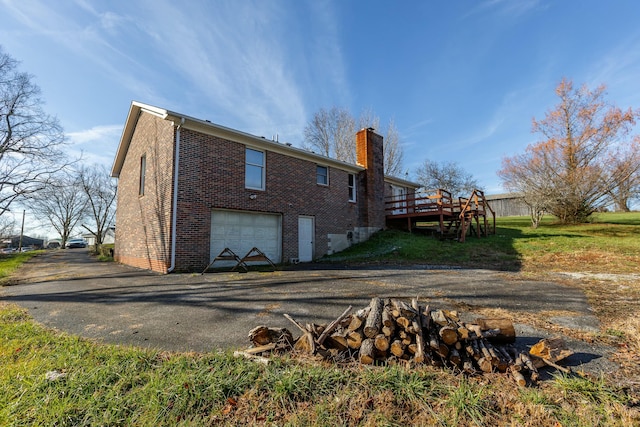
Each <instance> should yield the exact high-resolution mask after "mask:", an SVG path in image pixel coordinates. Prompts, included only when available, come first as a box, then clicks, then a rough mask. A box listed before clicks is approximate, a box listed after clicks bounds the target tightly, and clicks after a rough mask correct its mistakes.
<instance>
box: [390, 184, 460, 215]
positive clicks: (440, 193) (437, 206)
mask: <svg viewBox="0 0 640 427" xmlns="http://www.w3.org/2000/svg"><path fill="white" fill-rule="evenodd" d="M440 213H442V214H446V215H453V214H454V204H453V198H452V197H451V193H450V192H448V191H447V190H443V189H438V190H434V192H433V193H417V194H413V195H408V196H407V195H400V196H389V197H387V198H385V214H386V215H387V216H398V215H416V214H425V215H428V214H440Z"/></svg>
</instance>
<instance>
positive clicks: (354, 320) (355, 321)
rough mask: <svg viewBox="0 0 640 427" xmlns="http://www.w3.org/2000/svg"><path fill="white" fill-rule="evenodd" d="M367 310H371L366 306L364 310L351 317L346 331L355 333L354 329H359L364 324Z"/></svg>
mask: <svg viewBox="0 0 640 427" xmlns="http://www.w3.org/2000/svg"><path fill="white" fill-rule="evenodd" d="M369 310H371V308H370V307H368V306H367V307H365V308H361V309H360V310H358V311H356V312H355V313H354V314H353V315H351V322H350V323H349V326H348V327H347V329H348V330H350V331H355V330H356V329H360V327H361V326H362V325H363V324H364V321H365V319H366V318H367V316H368V315H369Z"/></svg>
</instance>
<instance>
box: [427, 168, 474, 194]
mask: <svg viewBox="0 0 640 427" xmlns="http://www.w3.org/2000/svg"><path fill="white" fill-rule="evenodd" d="M416 176H417V181H418V183H419V184H421V185H422V186H423V187H424V188H427V189H430V190H435V189H438V188H442V189H444V190H447V191H449V192H450V193H451V194H452V195H454V196H455V197H458V196H467V195H470V194H471V192H472V191H473V190H474V189H479V186H478V182H477V181H476V179H475V178H474V177H473V175H471V174H470V173H469V172H467V171H465V170H464V169H462V167H461V166H460V165H459V164H458V163H456V162H442V163H438V162H436V161H433V160H428V159H427V160H425V162H424V163H423V164H422V166H420V167H419V168H418V169H417V170H416Z"/></svg>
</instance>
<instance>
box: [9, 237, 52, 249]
mask: <svg viewBox="0 0 640 427" xmlns="http://www.w3.org/2000/svg"><path fill="white" fill-rule="evenodd" d="M2 245H3V246H4V247H5V248H18V247H20V235H19V234H16V235H15V236H9V237H7V238H6V239H4V240H3V241H2ZM27 246H30V247H32V248H35V249H42V247H43V246H44V240H42V239H36V238H34V237H29V236H22V247H23V248H26V247H27Z"/></svg>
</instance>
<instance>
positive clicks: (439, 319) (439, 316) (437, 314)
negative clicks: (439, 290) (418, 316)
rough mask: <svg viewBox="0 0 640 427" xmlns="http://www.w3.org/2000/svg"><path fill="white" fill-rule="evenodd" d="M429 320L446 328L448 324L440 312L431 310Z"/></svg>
mask: <svg viewBox="0 0 640 427" xmlns="http://www.w3.org/2000/svg"><path fill="white" fill-rule="evenodd" d="M431 320H433V321H434V322H435V323H437V324H438V325H440V326H446V325H448V324H449V319H447V317H446V316H445V315H444V312H443V311H442V310H433V311H432V312H431Z"/></svg>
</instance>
